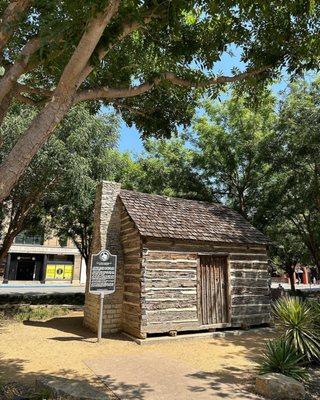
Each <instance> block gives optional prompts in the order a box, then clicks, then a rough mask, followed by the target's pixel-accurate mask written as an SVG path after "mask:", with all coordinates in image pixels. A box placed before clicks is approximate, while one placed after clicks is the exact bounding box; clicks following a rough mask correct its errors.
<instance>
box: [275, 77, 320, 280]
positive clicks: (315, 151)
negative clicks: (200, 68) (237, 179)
mask: <svg viewBox="0 0 320 400" xmlns="http://www.w3.org/2000/svg"><path fill="white" fill-rule="evenodd" d="M319 94H320V80H319V78H317V79H316V80H315V81H314V82H312V83H308V82H306V81H303V80H299V81H297V82H295V83H293V84H292V85H291V90H290V93H289V95H288V96H287V97H286V98H285V99H284V101H283V102H282V104H281V107H280V112H279V120H278V123H277V141H278V151H277V152H276V153H275V157H274V170H275V174H274V180H273V184H272V185H271V187H270V189H271V192H270V196H271V197H273V198H276V199H278V201H277V202H274V204H273V209H274V211H275V212H278V214H281V215H282V217H283V218H285V220H286V221H288V222H287V223H289V224H290V226H291V230H292V232H294V234H295V235H296V236H297V237H299V238H300V241H301V242H302V243H303V244H304V246H305V247H306V248H307V249H308V252H309V254H310V258H311V260H312V262H313V263H314V264H315V266H316V267H317V270H318V273H319V272H320V135H319V130H320V117H319V111H320V103H319Z"/></svg>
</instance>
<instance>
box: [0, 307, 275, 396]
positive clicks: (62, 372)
mask: <svg viewBox="0 0 320 400" xmlns="http://www.w3.org/2000/svg"><path fill="white" fill-rule="evenodd" d="M270 337H271V334H270V333H266V332H265V331H264V332H263V331H262V332H261V333H250V332H248V333H245V334H243V335H241V336H233V337H226V338H214V339H202V340H192V341H174V342H165V343H157V344H152V345H148V346H139V345H137V344H135V343H134V342H131V341H128V340H127V339H125V338H124V337H120V336H119V337H113V338H108V339H103V340H102V341H101V343H96V338H95V335H94V334H92V333H91V332H90V331H88V330H86V329H84V328H83V326H82V315H81V313H79V312H73V313H71V314H69V315H67V316H64V317H58V318H53V319H51V320H49V321H26V322H24V323H16V322H14V323H9V324H5V325H3V326H1V327H0V380H1V381H2V382H3V381H5V382H6V381H13V380H18V381H20V382H24V383H32V382H34V380H35V378H36V377H37V376H39V375H47V374H48V375H56V376H62V377H64V378H70V379H81V380H87V381H89V382H90V383H92V384H95V385H99V386H101V382H100V380H99V379H98V378H97V377H96V376H95V375H94V374H93V372H92V371H91V370H90V369H89V368H88V367H87V366H86V364H85V363H84V362H83V360H88V359H95V358H97V359H98V358H99V359H101V358H103V357H106V358H110V357H111V358H112V356H113V355H114V356H115V355H117V356H119V355H126V354H128V355H130V356H135V355H141V354H144V355H145V354H147V353H148V352H154V351H157V352H158V353H160V354H162V355H164V356H167V357H168V358H170V359H177V360H179V361H182V362H184V363H185V364H187V365H190V367H192V369H197V370H198V371H199V373H200V372H201V374H204V375H205V374H209V375H207V377H208V376H212V374H214V377H215V379H216V380H219V381H222V382H231V383H232V384H234V385H235V388H236V387H243V386H246V385H249V384H250V379H249V378H250V376H251V375H250V372H252V371H253V369H254V367H255V366H256V361H257V359H258V357H259V355H260V354H261V351H262V349H263V347H264V342H265V340H267V339H269V338H270ZM150 355H151V353H150ZM204 375H202V376H203V377H204ZM205 379H207V378H205ZM248 379H249V380H248ZM211 398H212V397H211Z"/></svg>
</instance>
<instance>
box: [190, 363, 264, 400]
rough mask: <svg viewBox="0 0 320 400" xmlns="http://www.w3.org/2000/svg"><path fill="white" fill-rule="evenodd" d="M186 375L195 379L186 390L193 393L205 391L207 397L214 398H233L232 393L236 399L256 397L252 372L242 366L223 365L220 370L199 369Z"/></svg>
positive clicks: (247, 399)
mask: <svg viewBox="0 0 320 400" xmlns="http://www.w3.org/2000/svg"><path fill="white" fill-rule="evenodd" d="M187 377H188V378H192V379H194V380H195V385H193V386H189V387H188V390H189V391H190V392H194V393H197V392H206V393H207V395H208V398H211V397H212V396H215V397H214V398H217V399H220V398H221V399H229V398H232V399H233V398H234V394H236V396H237V399H246V400H249V399H251V398H254V399H256V398H257V397H256V395H255V394H253V389H254V380H253V377H252V374H250V372H249V371H245V370H243V369H242V368H237V367H230V366H224V368H223V370H221V371H215V372H208V371H199V372H197V373H195V374H190V375H187ZM197 381H198V384H197ZM226 388H227V389H228V390H226ZM209 396H210V397H209Z"/></svg>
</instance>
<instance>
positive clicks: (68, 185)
mask: <svg viewBox="0 0 320 400" xmlns="http://www.w3.org/2000/svg"><path fill="white" fill-rule="evenodd" d="M35 112H36V111H35V110H34V109H33V108H32V107H30V106H23V107H21V106H14V107H13V109H12V110H11V112H10V114H9V115H7V117H6V118H5V120H4V123H3V124H2V127H1V133H2V137H3V139H4V142H3V146H2V147H1V151H0V159H1V158H2V157H4V156H5V153H6V151H7V149H10V146H11V145H12V142H14V141H16V140H17V138H18V137H19V135H21V132H23V130H24V128H25V126H26V125H27V124H28V123H29V121H30V120H31V119H32V118H33V116H34V114H35ZM117 135H118V124H117V119H116V118H115V116H114V115H105V116H94V115H92V114H90V112H89V110H88V109H87V107H85V106H84V105H80V106H77V107H75V108H73V109H72V111H70V112H69V113H68V115H67V116H66V118H65V119H64V121H63V123H62V124H60V125H59V127H58V129H57V134H56V135H55V136H54V137H52V138H51V139H50V140H49V141H48V143H47V144H46V145H45V146H44V147H43V148H42V150H41V151H39V153H38V154H37V156H36V157H35V158H34V159H33V160H32V162H31V164H30V165H29V167H28V168H27V170H26V172H25V173H24V174H23V176H22V177H21V179H20V181H19V185H17V186H16V187H15V188H14V189H13V190H12V192H11V194H10V196H9V197H8V198H7V200H6V201H5V202H4V203H3V204H2V207H1V214H2V216H3V219H2V221H3V226H2V229H3V233H4V237H3V244H2V247H1V249H0V261H1V260H2V259H3V258H4V257H5V256H6V254H7V252H8V250H9V248H10V246H11V244H12V242H13V240H14V238H15V236H16V235H17V234H18V233H20V232H21V231H23V230H35V229H39V230H41V231H43V232H48V231H49V232H50V233H51V229H54V230H55V232H56V233H57V234H58V235H60V236H63V235H64V234H66V233H68V235H67V236H69V237H71V238H72V239H73V240H74V242H75V244H76V245H77V247H78V249H79V250H80V252H81V254H82V255H83V256H84V257H85V256H86V254H87V248H86V243H84V245H83V246H80V245H79V240H80V241H81V238H82V237H83V235H81V232H79V235H80V236H79V238H78V237H75V236H74V235H73V232H69V231H68V230H67V229H64V228H65V225H63V224H62V221H64V222H66V221H70V220H71V219H72V221H73V222H74V224H75V226H74V230H77V225H76V224H77V223H78V224H80V223H81V222H83V221H82V220H81V222H79V221H78V220H77V219H76V217H77V216H78V215H80V213H81V212H83V214H84V215H85V216H86V218H87V219H88V220H90V224H91V218H92V215H91V214H90V212H89V211H88V204H87V203H86V202H82V201H83V200H84V199H83V197H81V193H82V191H83V190H91V192H90V193H91V194H92V182H91V180H90V179H91V177H92V175H94V176H96V179H99V178H100V176H101V175H102V174H104V176H105V175H106V174H107V173H108V171H109V168H110V165H112V164H111V163H110V159H109V156H110V154H109V153H110V152H111V153H113V152H114V150H113V149H114V147H115V145H116V143H117V138H118V136H117ZM94 185H95V181H94ZM71 195H73V197H71ZM90 204H91V203H90ZM76 207H79V209H77V208H76ZM75 210H76V211H75ZM50 211H51V212H53V211H55V214H54V213H52V216H51V218H49V215H48V213H49V212H50ZM60 211H61V212H68V213H67V214H65V215H64V220H61V219H59V216H61V214H60V213H59V212H60ZM49 214H50V213H49ZM58 221H59V222H61V225H59V224H58ZM85 228H86V227H84V228H83V229H85Z"/></svg>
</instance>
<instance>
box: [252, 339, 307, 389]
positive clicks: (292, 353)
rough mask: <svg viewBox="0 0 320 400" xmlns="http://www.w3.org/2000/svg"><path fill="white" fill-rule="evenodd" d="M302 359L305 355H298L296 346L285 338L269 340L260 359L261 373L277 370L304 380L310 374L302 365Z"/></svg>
mask: <svg viewBox="0 0 320 400" xmlns="http://www.w3.org/2000/svg"><path fill="white" fill-rule="evenodd" d="M302 360H303V356H302V355H298V354H297V352H296V350H295V348H294V347H293V346H292V345H291V344H290V343H288V342H287V341H286V340H285V339H284V338H280V339H274V340H269V341H268V342H267V344H266V351H265V352H264V354H263V358H262V360H261V361H260V366H259V373H260V374H267V373H270V372H277V373H279V374H283V375H286V376H290V377H291V378H294V379H296V380H298V381H304V380H307V379H308V377H309V374H308V372H307V370H306V369H305V368H304V367H303V366H301V362H302Z"/></svg>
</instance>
